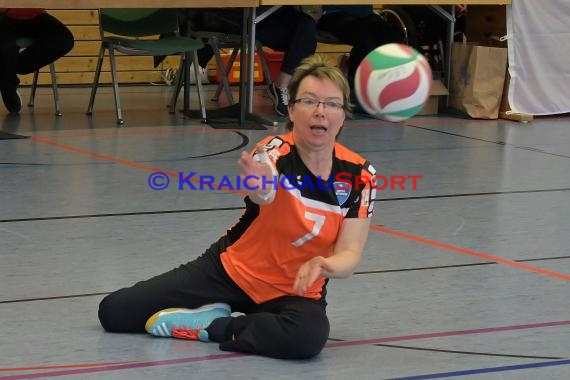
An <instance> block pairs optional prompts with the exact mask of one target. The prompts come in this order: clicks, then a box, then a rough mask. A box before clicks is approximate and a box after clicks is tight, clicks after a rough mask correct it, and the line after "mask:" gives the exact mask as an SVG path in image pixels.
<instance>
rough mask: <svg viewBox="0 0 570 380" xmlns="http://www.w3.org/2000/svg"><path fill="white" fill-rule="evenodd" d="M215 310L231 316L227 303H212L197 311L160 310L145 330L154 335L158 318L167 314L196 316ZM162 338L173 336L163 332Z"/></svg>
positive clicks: (147, 322) (168, 332) (146, 325)
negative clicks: (225, 312)
mask: <svg viewBox="0 0 570 380" xmlns="http://www.w3.org/2000/svg"><path fill="white" fill-rule="evenodd" d="M214 309H224V310H227V311H228V315H230V314H231V309H230V307H229V305H227V304H225V303H212V304H209V305H204V306H200V307H199V308H197V309H184V308H180V307H174V308H170V309H164V310H160V311H157V312H156V313H154V314H153V315H152V316H151V317H150V318H149V319H148V320H147V321H146V323H145V326H144V329H145V330H146V332H148V333H149V334H152V333H151V331H152V330H153V326H154V325H155V323H156V321H157V320H158V318H160V317H162V316H164V315H166V314H172V313H185V314H196V313H199V312H202V311H208V310H214ZM153 335H154V334H153ZM161 336H171V333H170V331H165V332H162V334H161Z"/></svg>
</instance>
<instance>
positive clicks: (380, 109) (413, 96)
mask: <svg viewBox="0 0 570 380" xmlns="http://www.w3.org/2000/svg"><path fill="white" fill-rule="evenodd" d="M431 84H432V72H431V68H430V66H429V63H428V62H427V60H426V59H425V58H424V56H423V55H422V54H420V53H419V52H418V51H417V50H415V49H414V48H412V47H410V46H407V45H403V44H397V43H391V44H386V45H382V46H380V47H377V48H376V49H374V50H373V51H371V52H370V53H368V55H367V56H366V57H365V58H364V59H363V60H362V62H360V65H359V66H358V68H357V69H356V74H355V78H354V91H355V93H356V98H357V99H358V101H359V102H360V105H361V106H362V108H363V109H364V110H365V111H366V112H368V113H369V114H370V115H372V116H373V117H375V118H379V119H383V120H388V121H394V122H396V121H402V120H406V119H409V118H410V117H412V116H414V115H415V114H416V113H418V112H419V111H420V110H421V109H422V107H423V105H424V104H425V102H426V101H427V99H428V98H429V95H430V91H431Z"/></svg>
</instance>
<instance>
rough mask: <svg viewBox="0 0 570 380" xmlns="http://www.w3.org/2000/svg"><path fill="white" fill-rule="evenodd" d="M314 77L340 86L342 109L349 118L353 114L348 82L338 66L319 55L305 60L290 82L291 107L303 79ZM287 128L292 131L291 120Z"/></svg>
mask: <svg viewBox="0 0 570 380" xmlns="http://www.w3.org/2000/svg"><path fill="white" fill-rule="evenodd" d="M308 76H313V77H315V78H318V79H328V80H330V81H332V82H333V83H334V84H336V85H337V86H338V88H339V89H340V90H341V92H342V98H343V99H342V100H343V102H342V104H343V105H342V108H343V109H344V112H345V113H346V116H347V117H350V116H351V114H352V104H351V103H350V86H349V85H348V80H347V79H346V77H345V76H344V74H343V73H342V71H340V69H339V68H338V67H337V66H334V65H333V64H331V63H330V62H328V61H326V60H325V59H324V57H323V56H321V55H319V54H314V55H311V56H309V57H307V58H305V59H304V60H303V61H302V62H301V64H300V65H299V66H298V67H297V69H295V72H294V73H293V77H292V78H291V82H289V106H291V105H292V104H294V102H295V100H296V99H297V93H298V92H299V86H300V85H301V82H302V81H303V79H305V78H306V77H308ZM286 126H287V128H288V129H292V128H293V124H292V123H291V120H287V125H286Z"/></svg>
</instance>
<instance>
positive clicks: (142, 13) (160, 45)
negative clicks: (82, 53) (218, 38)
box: [87, 8, 206, 125]
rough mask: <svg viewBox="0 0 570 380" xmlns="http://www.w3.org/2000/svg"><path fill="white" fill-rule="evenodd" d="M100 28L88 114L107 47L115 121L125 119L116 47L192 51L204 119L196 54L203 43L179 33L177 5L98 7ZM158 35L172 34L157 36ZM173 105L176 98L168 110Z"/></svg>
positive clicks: (157, 52)
mask: <svg viewBox="0 0 570 380" xmlns="http://www.w3.org/2000/svg"><path fill="white" fill-rule="evenodd" d="M99 30H100V33H101V49H100V50H99V58H98V61H97V68H96V70H95V78H94V80H93V86H92V88H91V97H90V99H89V106H88V108H87V114H88V115H91V114H92V113H93V104H94V102H95V95H96V93H97V88H98V87H99V78H100V75H101V67H102V66H103V59H104V57H105V50H108V51H109V60H110V63H111V77H112V80H113V94H114V96H115V109H116V112H117V124H120V125H122V124H124V120H123V113H122V110H121V101H120V97H119V86H118V80H117V67H116V63H115V51H119V52H121V53H123V54H127V55H143V56H164V55H182V57H183V58H182V59H183V60H186V59H188V58H187V57H188V56H190V55H191V56H192V62H193V63H194V68H195V71H194V74H195V76H196V79H197V80H196V85H197V88H198V98H199V102H200V111H201V116H202V121H203V122H206V108H205V105H204V97H203V95H202V94H203V91H202V84H201V82H200V80H198V78H199V71H198V55H197V53H196V52H197V50H198V49H201V48H202V47H203V46H204V44H203V43H202V42H201V41H199V40H196V39H194V38H190V37H182V36H180V35H179V26H178V12H177V10H176V9H170V8H144V9H137V8H133V9H114V8H113V9H110V8H109V9H100V10H99ZM159 35H172V36H171V37H162V38H159V37H158V36H159ZM151 37H154V38H151ZM175 105H176V102H173V104H172V106H171V110H170V111H171V112H172V113H174V112H175Z"/></svg>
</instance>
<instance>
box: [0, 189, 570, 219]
mask: <svg viewBox="0 0 570 380" xmlns="http://www.w3.org/2000/svg"><path fill="white" fill-rule="evenodd" d="M563 191H570V188H561V189H538V190H514V191H503V192H489V193H464V194H444V195H425V196H419V197H402V198H382V199H374V200H373V201H374V202H390V201H403V200H418V199H435V198H456V197H476V196H487V195H506V194H526V193H547V192H563ZM244 209H245V207H243V206H236V207H213V208H199V209H186V210H162V211H140V212H121V213H105V214H84V215H67V216H46V217H36V218H14V219H0V223H18V222H37V221H46V220H65V219H88V218H106V217H116V216H137V215H161V214H185V213H195V212H214V211H229V210H244Z"/></svg>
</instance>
